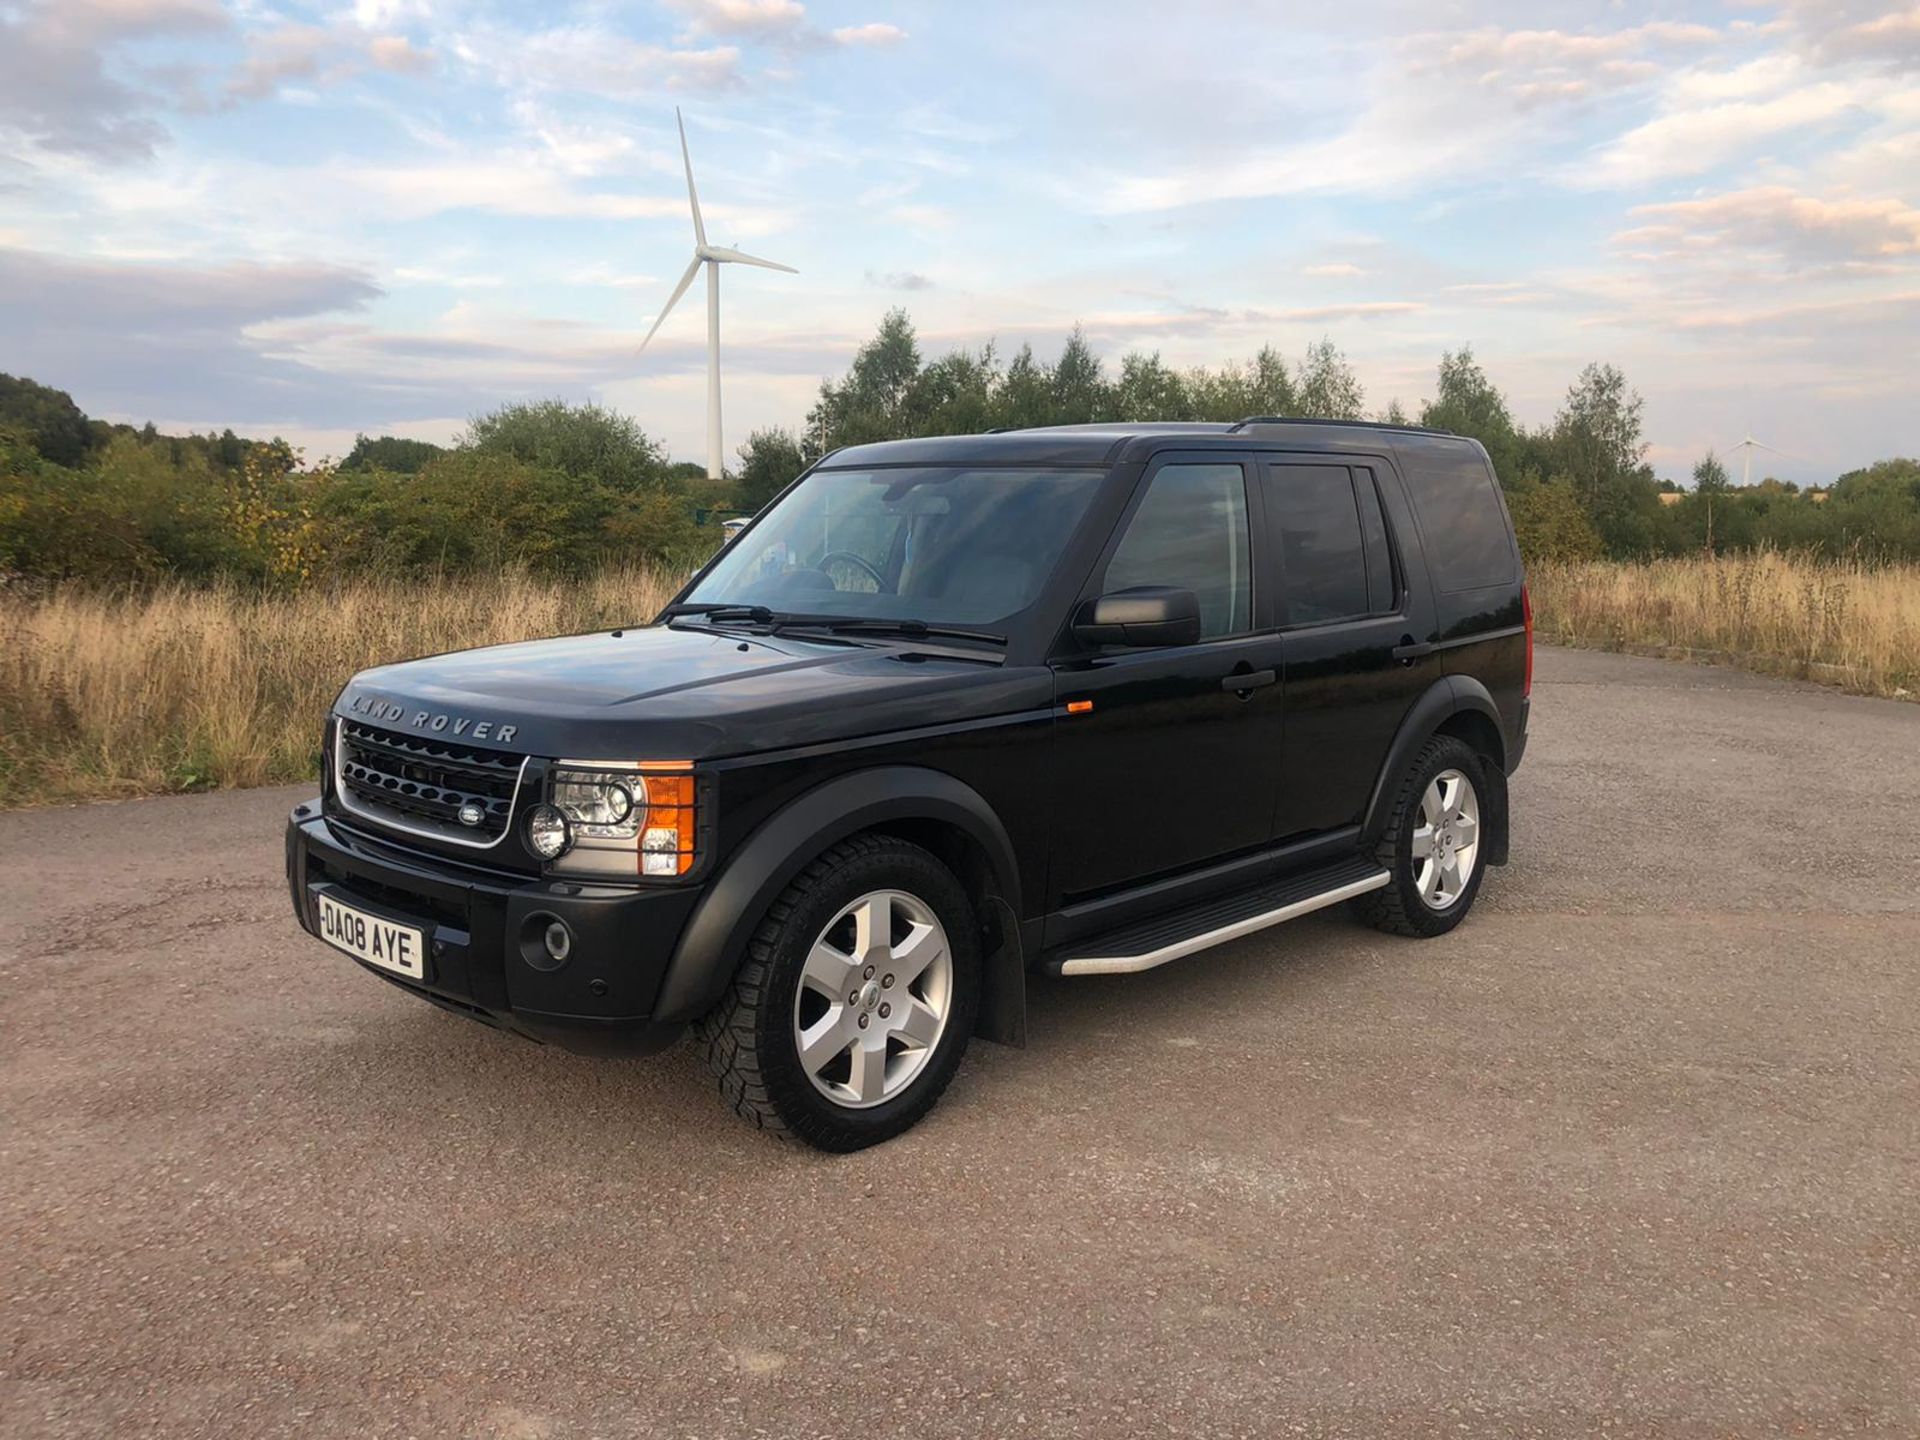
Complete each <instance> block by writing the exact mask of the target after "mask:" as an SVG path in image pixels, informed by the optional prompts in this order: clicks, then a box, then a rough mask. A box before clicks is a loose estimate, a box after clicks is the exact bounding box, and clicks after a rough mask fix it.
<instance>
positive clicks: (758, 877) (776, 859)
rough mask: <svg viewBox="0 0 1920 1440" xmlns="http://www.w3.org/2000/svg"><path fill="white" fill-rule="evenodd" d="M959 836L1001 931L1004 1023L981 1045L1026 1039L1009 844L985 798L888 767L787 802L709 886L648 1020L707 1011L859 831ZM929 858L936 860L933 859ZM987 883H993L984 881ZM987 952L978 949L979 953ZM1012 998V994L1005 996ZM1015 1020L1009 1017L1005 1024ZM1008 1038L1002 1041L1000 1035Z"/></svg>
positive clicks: (998, 978)
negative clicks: (777, 905)
mask: <svg viewBox="0 0 1920 1440" xmlns="http://www.w3.org/2000/svg"><path fill="white" fill-rule="evenodd" d="M929 826H939V827H947V828H951V829H957V830H959V831H960V832H962V833H963V834H964V835H965V836H966V837H967V840H968V841H969V842H970V844H971V846H972V847H977V852H978V854H979V855H980V856H982V857H984V864H985V871H984V872H983V889H984V890H985V898H986V899H987V900H988V901H990V903H988V904H985V905H983V906H982V907H981V911H980V914H981V918H982V920H983V921H985V922H988V923H989V924H990V925H991V924H992V922H993V921H994V920H995V918H996V917H998V918H1000V921H1001V923H999V924H998V925H997V926H994V927H993V928H995V929H996V930H997V931H999V932H1001V933H999V934H997V935H996V936H995V937H994V938H995V939H997V940H999V941H1000V942H1001V943H999V944H997V945H996V946H994V947H993V948H992V959H991V960H990V961H989V962H988V975H987V977H986V978H987V984H988V990H989V995H990V996H991V997H992V1000H991V1004H990V1006H989V1007H988V1008H986V1009H983V1011H982V1015H983V1018H991V1017H994V1016H998V1017H1002V1018H1000V1019H998V1020H995V1021H994V1022H993V1026H992V1028H989V1029H988V1030H987V1032H986V1033H987V1038H989V1039H995V1040H1007V1041H1010V1042H1012V1043H1019V1041H1020V1039H1022V1038H1023V1037H1024V1033H1025V1020H1024V988H1023V984H1024V974H1025V967H1024V960H1023V958H1022V955H1021V950H1020V936H1019V926H1018V924H1017V923H1007V922H1010V921H1014V920H1015V919H1016V917H1018V916H1019V915H1020V913H1021V911H1020V880H1019V871H1018V869H1017V867H1016V864H1015V858H1014V853H1013V843H1012V841H1011V840H1010V839H1008V837H1007V832H1006V828H1005V827H1004V826H1003V825H1001V823H1000V818H999V816H997V815H995V814H994V812H993V807H992V806H990V805H989V804H988V803H987V801H986V799H985V798H984V797H983V796H982V795H981V794H980V793H979V792H978V791H977V790H975V789H974V788H973V787H972V786H970V785H968V784H966V783H965V782H964V781H961V780H958V779H955V778H954V777H953V776H951V775H948V774H946V773H945V772H943V771H939V770H929V769H926V768H924V767H921V766H913V765H889V766H883V767H880V768H877V769H873V770H860V771H855V772H854V773H852V774H849V775H842V776H839V777H837V778H835V779H832V780H828V781H826V782H824V783H822V784H820V785H817V786H815V787H814V788H813V789H811V790H809V791H807V792H806V793H805V794H803V795H801V796H799V797H798V798H796V799H794V800H792V801H790V802H789V803H788V804H787V805H786V806H784V807H783V808H782V809H780V810H779V811H777V812H776V813H775V814H774V815H773V816H772V817H771V818H770V819H768V820H766V821H765V822H764V823H762V824H761V826H760V827H759V828H758V829H757V830H755V831H754V832H753V834H752V835H750V836H748V837H747V839H746V841H745V842H744V843H743V844H742V845H741V846H740V847H739V848H738V849H737V850H736V851H735V852H734V853H733V855H732V856H731V857H730V858H729V859H728V860H727V862H726V863H725V865H723V866H722V867H721V869H720V870H719V872H718V873H717V874H715V875H714V876H713V877H712V878H711V879H710V880H709V881H708V882H707V884H706V886H705V893H704V894H703V895H702V896H701V898H700V902H699V904H698V905H696V906H695V907H694V911H693V914H692V916H690V917H689V918H688V920H687V924H686V928H685V929H684V930H682V931H681V933H680V942H679V944H678V946H677V947H676V948H675V950H674V955H673V959H672V960H671V961H670V962H669V963H668V966H667V973H666V976H665V978H663V979H662V981H661V982H660V993H659V995H658V997H657V998H656V1000H655V1002H654V1014H653V1018H654V1019H655V1020H659V1021H674V1022H686V1021H692V1020H697V1019H699V1018H700V1017H701V1016H702V1015H705V1014H706V1013H707V1011H709V1010H711V1009H712V1008H713V1006H714V1004H715V1003H716V1002H717V1001H718V1000H719V999H720V996H721V995H722V993H724V992H725V990H726V988H727V985H728V984H729V982H730V981H731V980H732V978H733V975H734V972H735V971H736V970H738V969H739V968H740V962H741V961H742V960H743V959H745V958H746V953H747V945H748V942H749V941H750V940H751V939H752V938H753V934H754V931H755V930H756V928H757V927H758V926H759V923H760V920H761V917H763V916H764V915H765V914H766V912H767V908H768V907H769V906H770V905H772V904H773V902H774V900H775V899H777V898H778V897H779V895H780V893H781V892H782V891H783V890H785V889H786V887H787V886H788V885H789V884H790V883H791V882H792V881H793V879H794V877H796V876H797V875H799V874H800V872H801V871H802V870H803V869H805V868H806V867H807V866H808V865H809V864H811V863H812V862H813V860H814V859H815V858H816V857H818V856H819V855H821V854H822V853H823V852H825V851H826V850H828V849H830V848H832V847H833V846H834V845H836V844H838V843H839V842H840V841H842V840H845V839H847V838H848V837H849V836H852V835H857V834H860V833H861V832H863V831H881V832H886V831H891V830H896V829H904V830H905V831H906V832H909V833H905V834H903V838H909V839H912V840H914V842H915V843H921V834H922V833H924V827H929ZM936 853H938V852H937V851H936ZM988 882H990V883H988ZM983 948H985V947H983ZM1009 990H1011V991H1012V993H1011V994H1009ZM1009 1016H1012V1017H1015V1018H1013V1019H1007V1018H1005V1017H1009ZM1002 1031H1005V1032H1007V1033H1000V1032H1002Z"/></svg>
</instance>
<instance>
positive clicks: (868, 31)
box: [832, 24, 907, 45]
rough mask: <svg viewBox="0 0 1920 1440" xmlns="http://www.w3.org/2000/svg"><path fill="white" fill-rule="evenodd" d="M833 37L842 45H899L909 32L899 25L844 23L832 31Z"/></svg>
mask: <svg viewBox="0 0 1920 1440" xmlns="http://www.w3.org/2000/svg"><path fill="white" fill-rule="evenodd" d="M832 35H833V39H834V41H835V42H836V43H838V44H841V45H898V44H899V43H900V42H901V41H902V40H904V39H906V38H907V32H906V31H904V30H902V29H901V28H900V27H899V26H898V25H880V24H872V25H842V26H841V27H840V28H839V29H838V30H835V31H833V32H832Z"/></svg>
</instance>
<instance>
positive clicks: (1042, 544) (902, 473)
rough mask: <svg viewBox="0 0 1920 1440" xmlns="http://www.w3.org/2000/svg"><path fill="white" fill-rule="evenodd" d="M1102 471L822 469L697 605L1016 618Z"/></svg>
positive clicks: (889, 616)
mask: <svg viewBox="0 0 1920 1440" xmlns="http://www.w3.org/2000/svg"><path fill="white" fill-rule="evenodd" d="M1101 478H1102V472H1101V471H1098V470H1003V469H970V468H966V467H963V466H956V465H925V466H912V467H902V468H900V469H878V470H816V471H814V472H813V473H812V474H811V475H809V476H808V477H807V478H806V479H805V480H804V481H803V482H801V484H800V485H798V486H796V487H795V488H794V489H793V490H791V491H789V492H788V493H787V495H786V496H785V498H783V499H782V500H781V501H780V502H779V503H778V504H777V505H776V506H775V507H774V508H773V509H772V510H771V511H769V512H768V513H767V514H766V515H764V516H763V517H761V519H760V520H759V521H758V523H756V524H755V525H754V527H753V528H752V529H751V530H749V531H747V532H746V534H744V535H742V536H741V537H740V538H739V539H738V540H736V541H734V542H733V544H732V545H731V546H729V547H728V549H727V550H726V551H725V552H724V553H723V554H722V555H721V557H720V559H719V560H718V561H716V562H715V564H714V567H713V569H712V570H710V571H709V572H708V573H707V574H706V575H705V576H704V577H703V578H702V579H701V581H700V583H699V584H698V585H697V586H695V587H694V589H693V591H692V593H691V594H689V595H688V596H687V597H686V599H687V601H688V603H696V604H729V605H731V604H737V605H764V606H766V607H767V608H768V609H770V610H778V611H792V612H800V613H804V614H810V615H831V616H848V617H853V618H870V619H879V620H922V621H926V622H927V623H929V624H946V625H980V624H984V623H987V622H991V621H999V620H1005V619H1007V618H1008V617H1010V616H1012V615H1014V614H1016V613H1017V612H1019V611H1021V610H1024V609H1026V608H1027V607H1028V606H1029V605H1031V604H1033V603H1034V601H1035V600H1037V599H1038V598H1039V595H1040V589H1041V586H1042V585H1044V584H1045V583H1046V580H1047V577H1048V576H1049V575H1051V574H1052V573H1053V570H1054V568H1055V566H1056V565H1057V564H1058V563H1059V560H1060V556H1061V555H1062V554H1063V553H1064V552H1065V550H1066V547H1067V541H1068V540H1069V539H1070V538H1071V537H1072V535H1073V533H1074V531H1075V530H1077V529H1078V528H1079V526H1080V522H1081V520H1082V519H1083V518H1084V516H1085V515H1086V511H1087V506H1088V504H1089V503H1090V502H1091V501H1092V499H1093V496H1094V492H1095V491H1096V490H1097V489H1098V488H1099V484H1100V480H1101Z"/></svg>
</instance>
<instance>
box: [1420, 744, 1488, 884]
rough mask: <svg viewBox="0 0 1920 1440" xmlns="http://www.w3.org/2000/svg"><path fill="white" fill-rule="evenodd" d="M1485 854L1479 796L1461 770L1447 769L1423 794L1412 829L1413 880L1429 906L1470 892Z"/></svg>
mask: <svg viewBox="0 0 1920 1440" xmlns="http://www.w3.org/2000/svg"><path fill="white" fill-rule="evenodd" d="M1479 858H1480V797H1479V795H1478V794H1477V793H1475V791H1474V788H1473V782H1472V781H1471V780H1469V779H1468V778H1467V777H1466V776H1465V775H1464V774H1462V773H1461V772H1460V771H1458V770H1442V771H1441V772H1440V773H1439V774H1438V775H1436V776H1434V777H1433V782H1432V783H1431V784H1430V785H1428V786H1427V791H1426V794H1424V795H1422V796H1421V797H1420V815H1419V818H1418V820H1417V821H1416V823H1415V825H1414V829H1413V883H1414V887H1415V888H1416V889H1418V890H1419V892H1420V899H1421V902H1422V903H1423V904H1425V905H1426V907H1427V908H1428V909H1429V910H1448V909H1451V908H1452V907H1453V906H1454V905H1457V904H1458V903H1459V901H1460V897H1461V896H1462V895H1464V894H1466V893H1467V886H1468V885H1469V884H1470V883H1472V880H1473V868H1474V865H1475V864H1476V863H1477V862H1478V861H1479Z"/></svg>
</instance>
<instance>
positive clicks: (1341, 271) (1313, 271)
mask: <svg viewBox="0 0 1920 1440" xmlns="http://www.w3.org/2000/svg"><path fill="white" fill-rule="evenodd" d="M1300 273H1301V274H1302V275H1312V276H1314V277H1316V278H1318V279H1323V280H1348V279H1353V278H1355V277H1357V276H1361V275H1364V274H1366V273H1367V272H1366V271H1365V270H1362V269H1361V268H1360V267H1359V266H1358V265H1355V264H1354V263H1353V262H1352V261H1351V260H1336V261H1334V262H1332V263H1331V264H1327V265H1308V266H1306V267H1304V268H1303V269H1302V270H1301V271H1300Z"/></svg>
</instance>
